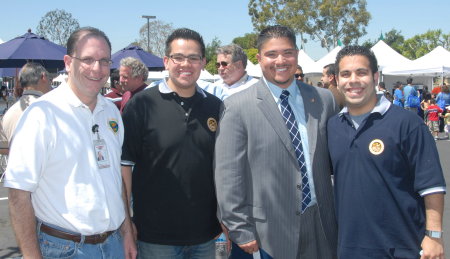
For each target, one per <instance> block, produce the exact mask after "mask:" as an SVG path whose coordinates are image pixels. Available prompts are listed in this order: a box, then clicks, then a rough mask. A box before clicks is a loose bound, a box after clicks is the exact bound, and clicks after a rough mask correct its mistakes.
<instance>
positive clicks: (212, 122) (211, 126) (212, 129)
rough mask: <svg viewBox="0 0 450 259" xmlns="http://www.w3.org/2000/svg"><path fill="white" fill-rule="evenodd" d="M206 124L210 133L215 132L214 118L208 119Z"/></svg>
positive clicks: (215, 123)
mask: <svg viewBox="0 0 450 259" xmlns="http://www.w3.org/2000/svg"><path fill="white" fill-rule="evenodd" d="M206 124H207V125H208V128H209V130H210V131H212V132H216V130H217V121H216V119H214V118H209V119H208V121H207V122H206Z"/></svg>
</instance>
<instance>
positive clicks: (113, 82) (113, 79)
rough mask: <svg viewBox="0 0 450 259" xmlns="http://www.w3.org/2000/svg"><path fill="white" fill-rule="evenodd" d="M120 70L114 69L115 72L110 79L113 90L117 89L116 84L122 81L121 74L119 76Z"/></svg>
mask: <svg viewBox="0 0 450 259" xmlns="http://www.w3.org/2000/svg"><path fill="white" fill-rule="evenodd" d="M119 73H120V72H119V70H118V69H114V71H112V73H111V75H110V78H111V87H112V88H117V86H116V82H118V81H119V80H120V74H119Z"/></svg>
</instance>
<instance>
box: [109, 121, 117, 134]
mask: <svg viewBox="0 0 450 259" xmlns="http://www.w3.org/2000/svg"><path fill="white" fill-rule="evenodd" d="M108 125H109V128H110V129H111V130H112V131H113V132H114V134H117V132H118V131H119V123H117V120H115V119H110V120H109V121H108Z"/></svg>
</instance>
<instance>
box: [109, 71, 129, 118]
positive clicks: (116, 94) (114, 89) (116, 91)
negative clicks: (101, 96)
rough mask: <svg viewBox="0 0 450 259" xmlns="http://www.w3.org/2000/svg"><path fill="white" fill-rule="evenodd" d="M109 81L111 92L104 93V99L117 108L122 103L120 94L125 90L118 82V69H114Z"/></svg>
mask: <svg viewBox="0 0 450 259" xmlns="http://www.w3.org/2000/svg"><path fill="white" fill-rule="evenodd" d="M110 82H111V92H109V93H107V94H105V97H106V99H108V100H110V101H111V102H113V103H114V104H115V105H116V106H117V109H120V104H121V103H122V96H123V93H124V92H125V91H124V89H123V87H122V85H121V84H120V75H119V70H117V69H115V70H114V71H113V72H112V73H111V76H110Z"/></svg>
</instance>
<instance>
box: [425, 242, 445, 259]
mask: <svg viewBox="0 0 450 259" xmlns="http://www.w3.org/2000/svg"><path fill="white" fill-rule="evenodd" d="M421 246H422V249H423V254H422V256H421V257H420V259H445V255H444V246H443V245H442V238H431V237H429V236H425V237H424V239H423V240H422V245H421Z"/></svg>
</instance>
